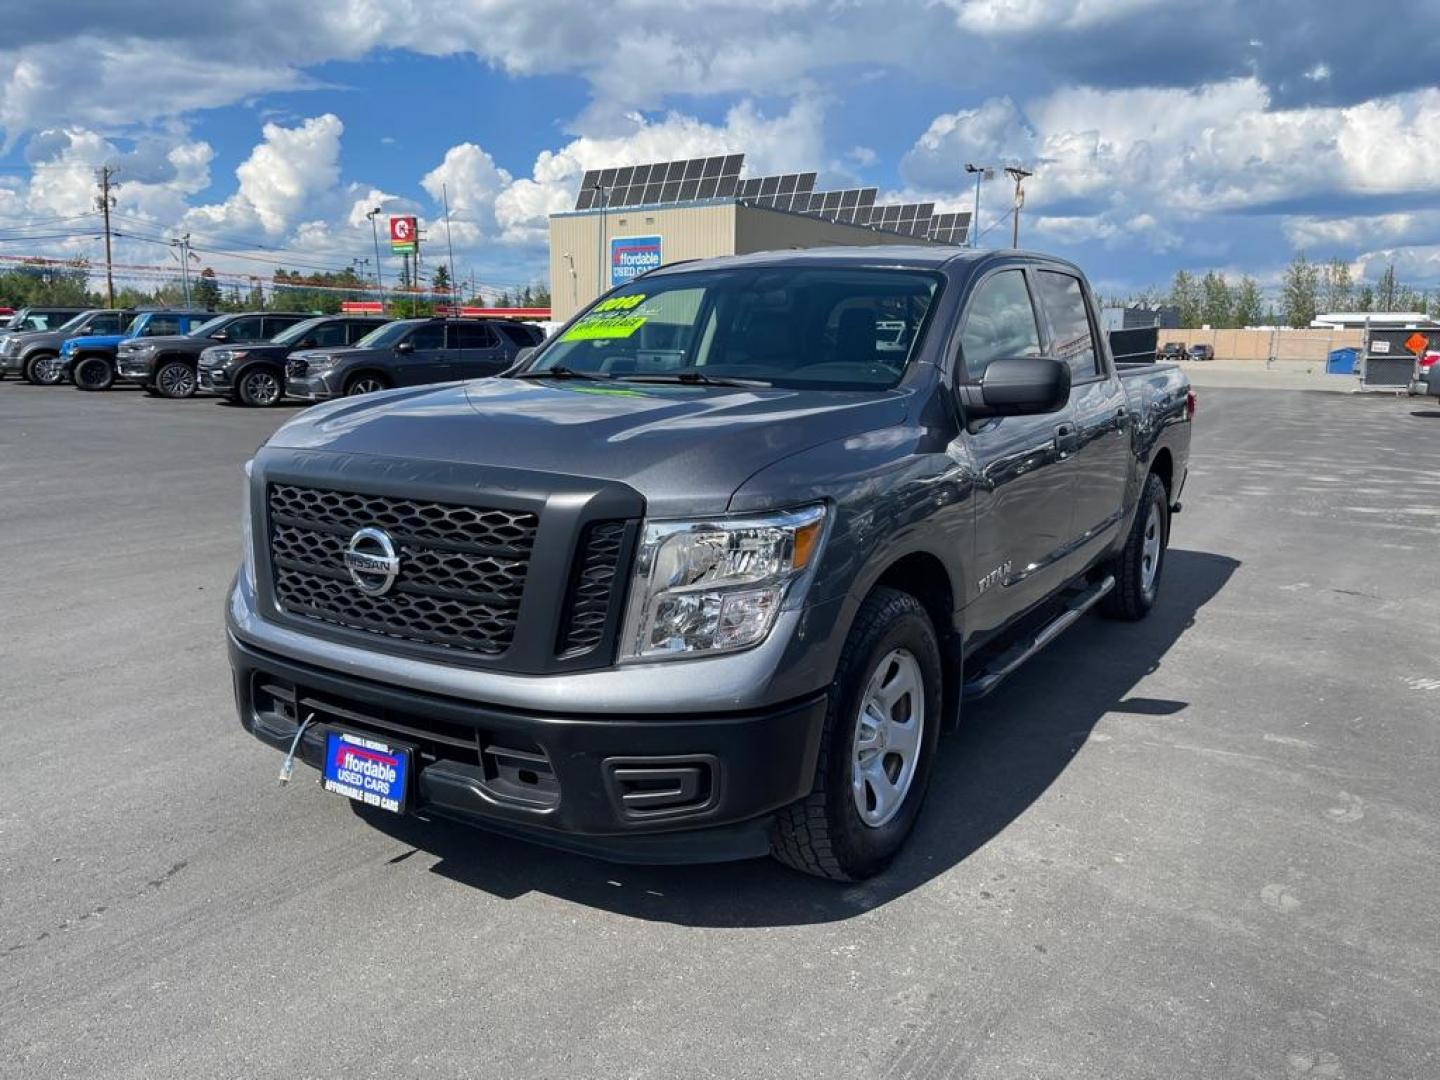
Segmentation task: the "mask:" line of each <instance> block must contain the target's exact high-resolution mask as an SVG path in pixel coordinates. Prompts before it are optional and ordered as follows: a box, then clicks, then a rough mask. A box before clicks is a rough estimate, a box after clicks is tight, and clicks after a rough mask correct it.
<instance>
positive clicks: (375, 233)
mask: <svg viewBox="0 0 1440 1080" xmlns="http://www.w3.org/2000/svg"><path fill="white" fill-rule="evenodd" d="M379 214H380V207H378V206H377V207H375V209H373V210H371V211H369V212H368V213H367V214H366V215H365V216H366V217H367V218H369V219H370V235H371V237H372V238H373V239H374V240H375V288H376V290H377V291H378V292H379V293H380V314H381V315H384V314H385V282H384V281H383V280H382V279H381V277H380V227H379V226H378V225H376V224H375V218H376V217H378V216H379Z"/></svg>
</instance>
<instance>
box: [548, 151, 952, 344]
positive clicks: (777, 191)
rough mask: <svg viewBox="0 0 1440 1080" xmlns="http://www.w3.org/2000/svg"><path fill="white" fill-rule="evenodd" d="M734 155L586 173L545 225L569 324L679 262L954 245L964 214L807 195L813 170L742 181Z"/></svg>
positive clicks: (553, 280) (555, 289) (870, 195)
mask: <svg viewBox="0 0 1440 1080" xmlns="http://www.w3.org/2000/svg"><path fill="white" fill-rule="evenodd" d="M743 166H744V155H743V154H730V155H727V156H724V157H712V158H695V159H692V160H689V161H668V162H657V163H655V164H650V165H631V166H625V167H622V168H614V169H597V170H593V171H591V172H587V173H586V174H585V177H584V179H583V180H582V181H581V185H580V193H579V196H578V197H577V199H576V202H575V209H574V210H571V211H567V212H565V213H561V214H554V215H552V216H551V218H550V295H551V308H552V311H553V317H554V318H555V319H559V320H563V319H568V318H569V317H570V316H571V315H572V314H574V312H575V310H576V309H577V308H579V307H581V306H582V305H584V304H587V303H589V302H590V301H591V300H593V299H595V297H596V296H598V295H599V294H600V293H601V292H604V291H605V290H607V289H610V288H612V287H614V286H615V285H620V284H623V283H624V282H626V281H629V280H630V279H631V278H633V277H635V276H637V275H638V274H641V273H644V272H645V271H646V270H650V269H653V268H654V267H656V266H661V265H664V264H666V263H673V262H680V261H682V260H685V259H703V258H709V257H711V256H716V255H745V254H750V253H752V252H756V251H775V250H781V249H785V248H808V247H825V246H863V245H880V244H915V243H917V242H919V243H935V244H963V243H964V242H965V235H966V231H967V229H968V227H969V224H970V215H969V214H967V213H954V214H936V213H935V206H934V204H933V203H903V204H902V203H896V204H890V205H883V206H882V205H876V202H875V199H876V195H877V189H875V188H850V189H847V190H844V191H816V190H815V178H816V174H815V173H788V174H786V175H783V176H760V177H750V178H747V179H741V177H740V173H741V170H742V168H743Z"/></svg>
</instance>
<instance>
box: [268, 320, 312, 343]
mask: <svg viewBox="0 0 1440 1080" xmlns="http://www.w3.org/2000/svg"><path fill="white" fill-rule="evenodd" d="M304 321H305V317H304V316H303V315H266V316H265V322H264V335H265V340H266V341H269V340H270V339H271V338H273V337H274V336H275V335H276V334H278V333H280V331H281V330H288V329H289V328H290V327H292V326H294V325H295V324H296V323H299V322H304Z"/></svg>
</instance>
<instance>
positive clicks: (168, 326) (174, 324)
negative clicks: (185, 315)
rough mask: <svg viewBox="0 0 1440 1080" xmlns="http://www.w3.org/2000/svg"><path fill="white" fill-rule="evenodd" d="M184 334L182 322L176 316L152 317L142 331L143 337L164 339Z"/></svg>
mask: <svg viewBox="0 0 1440 1080" xmlns="http://www.w3.org/2000/svg"><path fill="white" fill-rule="evenodd" d="M179 333H182V331H181V329H180V320H179V319H177V318H176V317H175V316H174V315H151V316H150V319H149V321H148V322H146V323H145V326H144V328H143V329H142V330H141V331H140V336H141V337H163V336H165V335H167V334H179Z"/></svg>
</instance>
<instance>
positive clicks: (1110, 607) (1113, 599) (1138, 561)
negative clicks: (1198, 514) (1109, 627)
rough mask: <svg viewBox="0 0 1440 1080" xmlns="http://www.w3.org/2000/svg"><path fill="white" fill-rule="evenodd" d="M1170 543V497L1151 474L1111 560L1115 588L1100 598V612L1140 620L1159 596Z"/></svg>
mask: <svg viewBox="0 0 1440 1080" xmlns="http://www.w3.org/2000/svg"><path fill="white" fill-rule="evenodd" d="M1169 543H1170V497H1169V493H1168V492H1167V491H1166V490H1165V483H1164V481H1162V480H1161V479H1160V477H1158V476H1156V475H1155V474H1154V473H1151V474H1150V475H1149V476H1148V477H1147V478H1146V480H1145V491H1144V494H1142V495H1141V497H1140V506H1139V508H1138V509H1136V511H1135V521H1134V523H1133V524H1132V525H1131V526H1130V535H1129V536H1127V537H1126V538H1125V546H1124V547H1123V548H1122V549H1121V550H1120V554H1118V555H1116V556H1115V558H1114V559H1113V560H1111V562H1110V566H1109V569H1110V573H1111V574H1113V575H1114V577H1115V587H1114V588H1113V589H1111V590H1110V591H1109V592H1108V593H1106V594H1105V598H1104V599H1103V600H1102V601H1100V613H1101V614H1102V615H1105V616H1108V617H1109V618H1112V619H1127V620H1129V621H1131V622H1134V621H1135V620H1137V619H1143V618H1144V617H1145V616H1146V615H1147V614H1149V612H1150V609H1151V608H1152V607H1154V606H1155V598H1156V597H1157V596H1159V595H1160V575H1161V572H1162V571H1163V570H1164V569H1165V549H1166V547H1167V546H1168V545H1169Z"/></svg>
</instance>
